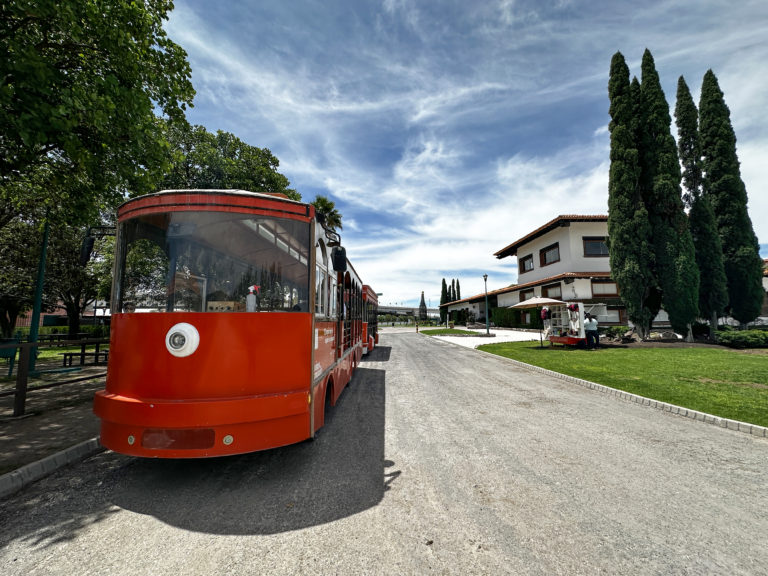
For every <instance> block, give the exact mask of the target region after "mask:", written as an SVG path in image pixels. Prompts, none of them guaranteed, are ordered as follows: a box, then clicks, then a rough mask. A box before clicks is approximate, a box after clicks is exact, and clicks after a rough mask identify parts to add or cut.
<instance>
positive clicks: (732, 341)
mask: <svg viewBox="0 0 768 576" xmlns="http://www.w3.org/2000/svg"><path fill="white" fill-rule="evenodd" d="M717 343H718V344H722V345H723V346H730V347H731V348H768V332H766V331H764V330H718V331H717Z"/></svg>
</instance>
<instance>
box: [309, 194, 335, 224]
mask: <svg viewBox="0 0 768 576" xmlns="http://www.w3.org/2000/svg"><path fill="white" fill-rule="evenodd" d="M310 204H311V205H312V206H314V207H315V212H316V213H317V215H318V217H320V218H324V219H325V226H326V227H327V228H330V229H332V230H342V226H341V214H340V213H339V211H338V210H336V205H335V204H334V203H333V202H332V201H331V200H328V198H326V197H325V196H320V195H318V196H316V197H315V199H314V200H313V201H312V202H310Z"/></svg>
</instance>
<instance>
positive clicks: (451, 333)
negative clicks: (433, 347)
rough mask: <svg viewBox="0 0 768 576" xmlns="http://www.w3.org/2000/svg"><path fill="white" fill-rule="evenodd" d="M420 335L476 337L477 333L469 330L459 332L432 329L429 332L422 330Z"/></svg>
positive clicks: (455, 330)
mask: <svg viewBox="0 0 768 576" xmlns="http://www.w3.org/2000/svg"><path fill="white" fill-rule="evenodd" d="M421 333H422V334H426V335H427V336H461V335H464V336H477V332H472V331H471V330H459V329H458V328H432V329H429V330H422V331H421Z"/></svg>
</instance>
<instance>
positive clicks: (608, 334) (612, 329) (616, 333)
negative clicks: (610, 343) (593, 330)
mask: <svg viewBox="0 0 768 576" xmlns="http://www.w3.org/2000/svg"><path fill="white" fill-rule="evenodd" d="M627 332H629V326H606V327H605V328H600V333H601V335H602V336H603V337H605V338H609V339H615V338H621V337H622V336H624V334H625V333H627Z"/></svg>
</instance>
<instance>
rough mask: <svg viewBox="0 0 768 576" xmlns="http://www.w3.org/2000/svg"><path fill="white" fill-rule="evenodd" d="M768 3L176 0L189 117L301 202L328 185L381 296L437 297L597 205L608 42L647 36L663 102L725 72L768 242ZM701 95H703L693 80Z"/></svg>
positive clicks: (754, 203)
mask: <svg viewBox="0 0 768 576" xmlns="http://www.w3.org/2000/svg"><path fill="white" fill-rule="evenodd" d="M766 21H768V3H765V2H764V1H763V0H745V1H743V2H739V3H737V4H733V3H732V2H728V1H726V0H713V1H711V2H707V3H703V4H702V3H699V2H696V1H695V0H656V1H651V2H647V3H645V4H643V5H642V6H640V5H632V4H622V3H618V4H617V3H616V2H614V1H613V0H596V1H595V2H590V3H587V4H584V3H578V4H577V3H575V2H570V1H567V0H558V1H553V2H546V3H542V2H539V1H538V0H498V1H496V2H487V3H480V4H472V3H469V4H467V3H457V2H450V1H447V0H446V1H440V2H430V3H424V2H416V1H414V0H383V1H381V2H351V1H348V0H329V2H326V3H322V4H317V3H311V2H303V1H297V2H291V3H269V4H266V5H265V4H264V3H258V4H256V3H252V2H246V1H244V2H238V3H226V4H219V3H216V4H213V3H210V2H207V1H204V0H178V1H177V2H176V9H175V11H174V12H173V14H172V17H171V21H170V22H169V24H168V30H169V33H170V35H171V37H172V38H173V39H174V40H175V41H177V42H178V43H180V44H181V45H182V46H183V47H184V48H185V49H186V50H187V51H188V53H189V56H190V61H191V64H192V68H193V82H194V84H195V87H196V89H197V92H198V96H197V98H196V103H195V104H196V106H195V108H194V109H193V110H192V111H191V112H190V114H189V119H190V121H191V122H193V123H198V124H204V125H205V126H206V127H207V128H209V129H210V130H217V129H223V130H227V131H230V132H233V133H235V134H237V135H238V136H239V137H241V138H243V139H244V140H246V141H247V142H249V143H251V144H253V145H255V146H260V147H266V148H269V149H270V150H272V152H273V153H275V155H276V156H277V157H278V158H279V159H280V169H281V171H282V172H283V173H284V174H286V176H288V178H289V179H290V180H291V181H292V185H293V186H295V187H296V188H297V189H298V190H299V192H301V193H302V194H303V195H304V198H305V199H306V200H307V201H309V200H312V199H313V198H314V195H315V194H317V193H321V194H324V195H326V196H329V197H330V198H331V199H332V200H334V201H335V202H336V203H337V207H339V208H340V211H341V212H342V214H343V217H344V220H343V222H344V230H343V238H344V242H345V244H346V245H347V248H348V253H349V254H350V256H351V258H352V259H353V262H354V265H355V268H356V269H357V270H358V272H359V273H360V274H361V276H362V277H363V279H364V281H366V282H369V283H371V284H372V285H373V286H374V287H375V288H376V289H377V291H380V292H384V294H385V296H384V301H391V302H409V303H411V304H417V303H418V299H419V296H420V294H421V291H422V290H423V291H424V292H425V297H426V298H427V299H428V300H432V302H433V304H436V303H437V301H438V300H439V294H440V284H441V279H442V278H443V277H445V278H446V279H450V278H459V279H460V280H461V283H462V294H463V295H464V296H468V295H470V294H472V293H480V292H481V291H482V290H483V283H482V275H483V274H484V273H487V274H489V289H493V288H498V287H501V286H505V285H508V284H509V283H511V282H514V281H515V280H516V274H517V270H516V265H515V262H514V261H513V260H511V259H505V260H501V261H500V260H497V259H496V258H494V257H493V252H495V251H497V250H498V249H500V248H502V247H504V246H505V245H507V244H509V243H510V242H512V241H514V240H516V239H518V238H520V237H522V236H523V235H525V234H526V233H528V232H529V231H531V230H532V229H534V228H536V227H538V226H540V225H541V224H543V223H545V222H547V221H548V220H550V219H551V218H553V217H555V216H556V215H558V214H564V213H586V214H597V213H606V211H607V181H608V168H609V162H608V134H607V129H606V128H607V124H608V98H607V82H608V68H609V64H610V58H611V56H612V54H613V53H614V52H616V51H617V50H621V51H622V53H624V55H625V57H627V59H628V62H629V64H630V66H631V67H632V70H633V73H636V74H639V62H640V58H641V56H642V52H643V50H644V49H645V48H646V47H648V48H650V49H651V51H652V52H653V54H654V57H655V59H656V64H657V68H658V70H659V73H660V76H661V79H662V83H663V86H664V88H665V91H666V94H667V99H668V101H669V102H670V105H671V106H672V107H674V101H673V98H674V94H675V88H676V82H677V78H678V77H679V76H680V75H685V77H686V80H687V81H688V84H689V86H691V88H692V90H694V91H696V88H697V86H698V85H699V84H700V82H701V78H702V77H703V74H704V72H705V71H706V70H707V69H708V68H712V69H713V70H715V72H716V73H717V74H718V78H719V80H720V83H721V87H722V88H723V90H724V92H725V96H726V102H727V103H728V104H729V106H730V109H731V114H732V120H733V123H734V127H735V129H736V133H737V137H738V139H739V141H738V146H739V155H740V160H741V163H742V174H743V176H744V180H745V182H746V183H747V188H748V191H749V197H750V204H749V208H750V214H751V215H752V220H753V224H754V225H755V229H756V232H757V233H758V236H759V237H760V239H761V241H762V242H763V243H764V244H765V243H766V242H768V219H767V218H765V217H764V216H763V215H764V214H766V213H768V204H767V202H768V200H766V199H765V198H766V195H765V194H763V193H762V186H763V183H764V182H765V181H766V178H768V173H766V168H765V167H764V166H765V162H764V161H763V156H764V151H765V150H766V145H767V144H768V142H766V139H765V134H766V133H768V130H766V128H767V126H766V124H768V120H766V119H765V118H764V115H763V110H764V109H765V108H766V107H767V106H768V79H767V78H766V76H765V75H764V74H763V68H764V64H763V63H764V62H765V61H766V60H768V43H766V42H764V38H765V34H766V32H768V30H767V29H766V26H765V25H764V24H763V23H764V22H766ZM694 97H697V96H696V95H695V96H694Z"/></svg>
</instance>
